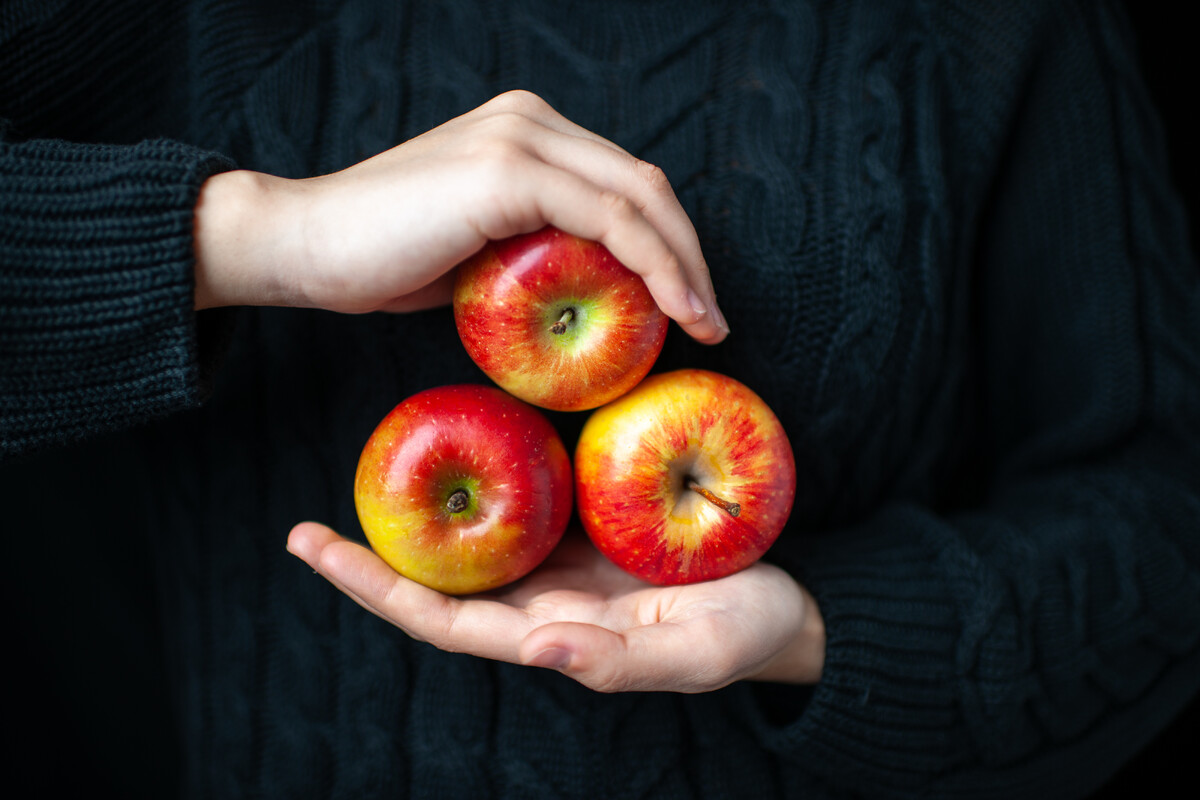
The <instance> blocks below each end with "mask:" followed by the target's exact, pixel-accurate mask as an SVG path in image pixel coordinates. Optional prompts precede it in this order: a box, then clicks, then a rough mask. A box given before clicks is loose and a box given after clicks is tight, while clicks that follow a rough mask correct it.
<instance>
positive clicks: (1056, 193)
mask: <svg viewBox="0 0 1200 800" xmlns="http://www.w3.org/2000/svg"><path fill="white" fill-rule="evenodd" d="M513 88H523V89H528V90H531V91H533V92H535V93H537V94H539V95H541V96H542V97H543V98H545V99H546V100H548V101H549V102H550V103H551V105H553V106H554V107H555V108H556V109H557V110H558V111H560V112H561V113H562V114H563V115H565V116H566V117H568V118H569V119H572V120H573V121H575V122H577V123H579V124H580V125H582V126H584V127H586V128H588V129H590V130H594V131H596V132H597V133H599V134H601V135H603V136H605V137H607V138H609V139H611V140H612V141H614V142H616V143H617V144H619V145H621V146H622V147H624V148H625V149H627V150H628V151H630V152H631V153H634V154H635V155H637V156H638V157H640V158H643V159H645V160H647V161H650V162H652V163H654V164H657V165H658V166H660V167H662V169H663V170H664V171H665V173H666V175H667V176H668V177H669V179H670V180H671V182H672V185H673V186H674V187H675V190H676V192H677V194H678V196H679V198H680V201H681V202H682V204H683V206H684V208H685V209H686V211H687V212H688V214H689V216H690V217H691V219H692V220H693V222H694V223H695V226H696V229H697V232H698V233H699V236H700V241H701V244H702V246H703V249H704V252H705V255H706V258H707V261H708V264H709V267H710V269H711V271H712V276H713V281H714V284H715V286H716V289H717V292H718V295H719V298H720V302H721V306H722V309H723V310H724V313H725V316H726V317H727V319H728V320H729V323H730V327H731V329H732V331H733V333H732V335H731V336H730V337H729V339H728V340H727V341H725V342H724V343H722V344H721V345H719V346H716V347H705V346H702V345H699V344H696V343H694V342H692V341H690V340H689V339H688V338H687V337H686V336H684V335H683V334H682V333H681V332H680V331H679V330H678V329H676V328H674V327H673V329H672V331H671V333H670V334H669V336H668V340H667V344H666V346H665V348H664V351H663V354H662V356H661V357H660V359H659V361H658V363H657V365H656V367H655V369H656V370H667V369H673V368H677V367H682V366H698V367H704V368H707V369H712V370H715V371H718V372H722V373H725V374H728V375H730V376H732V377H734V378H737V379H738V380H741V381H742V382H744V383H746V384H747V385H749V386H750V387H752V388H753V389H754V390H755V391H756V392H757V393H758V394H760V395H761V396H762V397H763V398H764V399H765V400H766V401H767V403H768V404H769V405H770V406H771V407H772V408H773V409H774V410H775V412H776V414H777V415H778V416H779V418H780V420H781V422H782V423H783V425H784V427H785V429H786V430H787V432H788V435H789V438H790V439H791V443H792V446H793V449H794V451H795V453H796V456H797V491H796V500H795V504H794V508H793V512H792V515H791V518H790V520H789V522H788V524H787V527H786V528H785V530H784V532H783V534H782V535H781V536H780V538H779V540H778V541H777V543H776V544H775V546H774V547H773V548H772V549H771V551H770V552H769V553H768V555H767V559H768V560H770V561H772V562H774V563H776V564H779V565H780V566H782V567H784V568H785V569H787V570H788V571H789V572H790V573H791V574H793V575H794V576H795V577H796V578H797V580H799V581H800V582H801V583H803V584H804V585H805V586H806V587H807V588H808V589H809V590H810V591H811V592H812V594H813V596H814V597H815V598H816V600H817V603H818V606H819V608H820V610H821V614H822V616H823V618H824V621H825V625H826V629H827V636H828V640H827V651H826V661H825V667H824V672H823V676H822V678H821V680H820V682H819V683H818V684H817V685H816V686H813V687H786V686H775V685H770V684H754V683H748V682H743V683H738V684H734V685H732V686H730V687H727V688H725V689H722V690H719V691H716V692H710V693H706V694H700V695H678V694H671V693H645V694H623V695H620V694H619V695H603V694H596V693H593V692H591V691H589V690H587V689H585V688H583V687H581V686H579V685H577V684H575V683H573V682H572V681H570V680H569V679H567V678H565V677H563V676H561V675H558V674H556V673H553V672H550V671H545V670H536V669H530V668H522V667H518V666H514V665H508V664H498V663H492V662H489V661H485V660H481V659H476V658H473V657H470V656H466V655H459V654H449V653H443V652H440V651H438V650H436V649H434V648H432V647H430V646H428V645H426V644H422V643H418V642H415V641H412V640H410V639H408V638H407V637H406V636H405V635H404V634H403V633H402V632H401V631H399V630H397V629H395V628H393V627H391V626H389V625H387V624H386V623H384V622H382V621H381V620H379V619H376V618H375V617H373V616H371V615H369V614H367V613H365V612H363V611H362V610H361V609H360V608H359V607H358V606H356V605H354V604H353V603H352V602H351V601H350V600H349V599H347V598H346V597H344V596H342V595H340V594H339V593H338V592H336V591H335V590H333V589H332V588H331V587H330V586H329V585H328V584H326V583H325V582H324V580H323V579H321V578H320V577H318V576H314V575H313V574H312V573H311V571H310V570H309V569H308V568H307V567H306V566H305V565H304V564H303V563H300V562H299V561H297V560H296V559H294V558H292V557H291V556H289V555H287V554H286V553H285V551H284V547H283V544H284V537H285V535H286V532H287V530H288V528H289V527H290V525H291V524H293V523H294V522H297V521H299V520H301V519H319V520H322V521H325V522H328V523H329V524H331V525H332V526H333V527H335V528H337V529H338V530H340V531H341V532H342V533H344V534H346V535H350V536H358V535H360V529H359V527H358V523H357V520H356V517H355V512H354V505H353V497H352V476H353V474H354V466H355V463H356V461H357V457H358V454H359V451H360V450H361V447H362V445H363V443H364V442H365V441H366V438H367V436H368V435H369V433H370V432H371V430H372V429H373V427H374V426H375V424H376V423H377V422H378V421H379V420H380V419H381V418H382V417H383V415H384V414H386V413H387V411H388V410H390V408H391V407H392V406H393V405H394V404H396V403H397V402H399V401H400V400H401V399H403V398H404V397H406V396H408V395H411V394H413V393H415V392H416V391H419V390H421V389H424V388H427V387H429V386H434V385H440V384H447V383H457V382H480V383H484V382H487V379H486V377H484V376H483V375H482V373H480V372H479V371H478V369H477V368H476V367H475V366H474V365H473V364H472V363H471V361H470V360H469V358H468V357H467V356H466V354H465V352H464V350H463V348H462V346H461V343H460V342H459V341H458V338H457V334H456V331H455V327H454V324H453V320H452V315H451V313H450V311H449V310H448V309H445V308H442V309H434V310H430V311H425V312H420V313H414V314H406V315H386V314H374V315H367V316H343V315H336V314H332V313H328V312H319V311H301V310H290V309H241V310H238V311H237V312H230V311H206V312H200V313H196V312H195V311H194V310H193V308H192V289H193V287H192V278H191V269H192V264H193V261H192V258H193V257H192V239H191V219H192V218H191V209H192V207H193V206H194V204H195V201H196V197H197V194H198V191H199V187H200V185H201V184H202V182H203V181H204V179H205V178H206V177H208V176H209V175H211V174H214V173H215V172H218V171H221V170H225V169H230V168H232V167H234V166H237V167H242V168H250V169H255V170H261V171H264V172H269V173H273V174H276V175H281V176H286V177H304V176H309V175H316V174H323V173H327V172H331V171H335V170H337V169H340V168H343V167H346V166H348V165H350V164H353V163H356V162H357V161H360V160H362V159H363V158H365V157H368V156H370V155H373V154H375V153H378V152H381V151H382V150H385V149H387V148H389V147H391V146H393V145H395V144H397V143H399V142H402V141H404V140H405V139H407V138H409V137H411V136H414V135H416V134H418V133H420V132H422V131H424V130H428V129H429V128H432V127H434V126H436V125H438V124H440V123H441V122H443V121H445V120H447V119H449V118H451V117H453V116H455V115H457V114H460V113H463V112H465V111H467V110H469V109H471V108H474V107H476V106H478V105H479V104H481V103H482V102H484V101H486V100H487V99H489V98H490V97H492V96H494V95H495V94H498V93H499V92H501V91H504V90H507V89H513ZM0 119H3V120H4V122H3V123H0V425H2V428H0V452H2V453H3V456H4V458H5V467H4V470H3V474H2V475H0V481H2V482H0V493H2V494H3V504H4V508H5V511H6V516H7V517H8V518H9V519H10V520H11V521H12V525H13V527H12V528H11V530H12V531H14V532H15V533H17V536H16V537H14V538H16V539H19V540H20V544H19V545H17V547H18V548H19V549H18V553H20V554H21V559H20V562H19V563H20V564H22V565H23V566H22V567H21V568H19V569H18V570H17V571H18V572H19V573H20V574H21V576H22V577H20V578H18V579H17V586H16V589H15V590H14V591H15V600H14V602H15V603H17V604H18V605H16V606H15V607H16V608H18V609H20V613H19V614H18V615H17V616H18V617H19V619H20V622H18V623H17V624H18V625H24V626H25V630H26V634H27V637H28V641H31V642H34V645H32V646H30V647H29V648H28V654H27V658H28V659H29V660H30V663H31V664H33V665H34V668H35V669H36V670H38V671H40V667H38V666H37V665H40V664H47V666H46V670H45V673H44V675H45V680H44V684H43V686H44V687H48V689H47V691H46V692H45V697H46V700H45V702H46V709H47V714H49V715H51V716H53V715H54V714H55V709H56V708H58V706H57V705H55V704H56V703H61V704H62V705H63V706H64V707H68V708H73V709H77V708H83V709H84V710H85V711H82V712H81V711H73V712H71V713H72V714H78V716H74V717H68V716H65V715H64V716H62V717H57V718H55V719H54V720H53V721H52V722H50V723H49V724H50V725H52V726H55V727H56V728H58V729H59V730H57V731H55V732H54V734H52V735H53V736H67V735H68V731H67V729H68V728H71V727H74V728H77V729H78V730H79V731H80V737H81V740H82V741H85V742H86V743H87V745H86V748H85V749H92V748H94V751H93V753H94V757H95V759H96V761H98V762H102V763H103V764H105V765H106V766H107V767H109V768H110V769H112V770H113V771H114V772H116V773H119V774H120V775H121V776H123V777H122V778H121V780H125V781H127V782H128V783H129V784H130V785H134V784H139V783H148V782H152V781H153V780H155V779H157V780H161V781H162V782H165V783H167V784H169V785H171V786H172V791H174V790H176V789H177V790H178V792H179V794H180V795H181V796H183V797H197V798H199V797H220V798H235V797H288V798H298V797H332V798H339V797H359V798H363V797H367V798H374V797H422V798H424V797H438V798H443V797H445V798H453V797H463V798H485V797H587V798H596V797H606V798H607V797H611V798H617V797H630V798H633V797H653V798H676V797H678V798H685V797H706V798H707V797H711V798H723V797H730V798H733V797H738V798H741V797H855V796H861V797H914V796H936V797H959V796H961V797H989V796H996V797H1014V796H1016V797H1055V798H1062V797H1077V796H1084V795H1086V794H1088V793H1089V792H1091V791H1093V790H1094V789H1096V788H1097V787H1098V786H1100V785H1101V784H1102V783H1103V782H1104V781H1105V780H1106V779H1107V778H1108V777H1110V776H1111V775H1112V774H1113V772H1114V771H1115V770H1116V769H1117V768H1118V767H1119V766H1120V765H1121V764H1122V763H1124V762H1125V761H1126V760H1128V759H1129V758H1130V757H1131V756H1132V755H1133V754H1134V753H1136V752H1137V751H1138V749H1139V748H1141V747H1142V746H1143V745H1144V744H1145V743H1146V742H1148V741H1149V740H1150V739H1151V738H1152V737H1153V736H1154V734H1155V733H1156V732H1157V731H1159V730H1161V729H1162V728H1163V727H1164V726H1166V725H1167V724H1168V722H1169V721H1170V720H1171V718H1172V717H1173V715H1174V714H1175V713H1177V711H1178V710H1179V709H1180V708H1181V707H1182V706H1183V705H1184V704H1185V703H1186V702H1187V700H1188V699H1189V698H1190V697H1192V696H1194V695H1195V694H1196V692H1197V689H1198V688H1200V524H1198V523H1197V520H1200V280H1198V275H1200V273H1198V272H1197V265H1196V261H1195V258H1194V255H1193V254H1192V252H1191V250H1190V245H1189V242H1188V238H1187V227H1186V222H1185V219H1184V216H1183V214H1182V210H1181V206H1180V204H1179V201H1178V198H1177V197H1176V196H1175V195H1174V193H1173V191H1172V189H1171V187H1170V182H1169V172H1168V169H1167V166H1166V161H1165V158H1164V153H1163V147H1162V142H1161V135H1160V132H1159V130H1158V127H1157V122H1156V118H1155V115H1154V113H1153V111H1152V109H1151V108H1150V107H1149V105H1148V103H1147V101H1146V95H1145V91H1144V89H1143V87H1142V85H1141V83H1140V81H1139V77H1138V73H1137V69H1136V64H1135V59H1134V52H1133V47H1132V43H1131V41H1130V36H1129V32H1128V28H1127V26H1126V24H1125V21H1124V18H1123V16H1122V14H1121V12H1120V10H1119V9H1117V8H1114V6H1113V4H1112V3H1105V2H1099V3H1090V2H1081V1H1077V0H1057V1H1056V2H1049V3H1047V2H1017V1H1014V0H1007V1H1006V2H977V0H964V1H962V2H956V1H955V0H947V1H946V2H942V3H929V2H922V1H921V0H913V1H912V2H905V3H901V2H890V1H889V0H851V1H850V2H837V3H834V2H817V0H803V1H798V2H770V1H768V0H753V1H751V2H740V3H722V2H682V0H661V1H656V2H644V3H634V2H626V1H625V0H616V1H615V2H604V3H598V2H596V3H593V2H582V3H572V4H562V3H554V2H549V1H548V0H513V2H506V3H483V2H478V1H477V0H446V2H439V3H386V2H372V1H371V0H305V1H304V2H297V3H288V4H284V3H276V2H268V1H267V0H261V1H260V2H252V3H246V2H228V1H227V0H186V1H185V2H176V3H160V4H154V3H133V2H122V1H121V0H89V1H88V2H74V3H68V2H65V0H50V1H49V2H47V1H45V0H42V1H41V2H37V1H35V0H29V1H28V2H23V1H21V0H18V2H12V3H9V4H6V6H5V9H4V11H3V12H2V13H0ZM583 418H584V415H579V414H553V415H552V419H553V421H554V422H555V424H556V426H557V427H558V429H559V430H560V432H561V433H562V435H563V438H564V441H566V442H568V446H569V444H570V443H572V442H573V441H574V439H575V437H576V436H577V435H578V431H579V428H580V427H581V425H582V421H583ZM26 567H28V568H26ZM89 620H90V621H89ZM95 665H98V666H95ZM131 713H132V714H134V715H135V719H136V720H137V724H128V723H125V724H123V723H122V722H121V720H122V719H124V718H125V716H126V715H129V714H131ZM30 724H33V723H30ZM82 757H84V756H83V755H81V754H80V755H75V756H74V758H82ZM163 765H165V766H163ZM157 770H161V771H162V774H159V772H158V771H157ZM67 772H69V770H67ZM40 779H41V780H43V781H44V780H48V776H45V775H43V776H41V778H40ZM132 791H133V790H131V793H132Z"/></svg>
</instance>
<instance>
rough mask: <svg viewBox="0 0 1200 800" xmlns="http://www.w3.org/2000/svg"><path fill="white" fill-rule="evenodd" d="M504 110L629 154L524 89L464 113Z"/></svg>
mask: <svg viewBox="0 0 1200 800" xmlns="http://www.w3.org/2000/svg"><path fill="white" fill-rule="evenodd" d="M503 113H512V114H519V115H521V116H523V117H525V118H526V119H529V120H530V121H532V122H536V123H537V124H539V125H543V126H545V127H547V128H550V129H552V130H554V131H557V132H558V133H562V134H565V135H567V136H576V137H579V138H581V139H586V140H588V141H591V142H593V143H595V144H601V145H604V146H605V147H608V148H610V149H612V150H616V151H618V152H620V153H625V150H624V149H623V148H622V147H621V146H620V145H618V144H616V143H615V142H612V141H609V140H608V139H605V138H604V137H603V136H601V135H599V134H597V133H593V132H592V131H589V130H588V129H587V128H585V127H583V126H582V125H577V124H576V123H574V122H572V121H571V120H569V119H567V118H566V117H564V116H563V115H562V114H560V113H558V111H557V110H556V109H555V108H554V107H553V106H552V105H550V103H548V102H547V101H546V100H545V99H543V98H542V97H540V96H539V95H537V94H534V93H533V92H530V91H526V90H524V89H513V90H512V91H508V92H504V93H503V94H499V95H496V96H495V97H493V98H492V99H491V100H489V101H488V102H486V103H484V104H483V105H482V106H479V107H478V108H476V109H474V110H473V111H469V112H467V113H466V114H464V115H463V118H468V117H472V116H474V117H488V116H492V115H494V114H503ZM626 155H628V153H626Z"/></svg>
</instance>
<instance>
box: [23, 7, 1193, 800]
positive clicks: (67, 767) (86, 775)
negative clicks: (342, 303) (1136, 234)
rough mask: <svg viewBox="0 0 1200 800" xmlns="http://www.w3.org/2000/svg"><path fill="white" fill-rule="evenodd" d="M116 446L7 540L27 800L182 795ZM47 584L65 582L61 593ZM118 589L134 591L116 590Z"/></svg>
mask: <svg viewBox="0 0 1200 800" xmlns="http://www.w3.org/2000/svg"><path fill="white" fill-rule="evenodd" d="M1126 5H1127V8H1128V12H1129V15H1130V19H1131V22H1132V24H1133V29H1134V33H1135V35H1136V36H1137V37H1138V39H1139V42H1140V56H1141V60H1142V64H1143V70H1144V75H1145V77H1146V80H1147V83H1148V85H1149V88H1150V92H1151V95H1152V98H1153V99H1154V101H1155V103H1156V105H1157V107H1158V109H1159V111H1160V114H1161V116H1162V119H1163V121H1164V124H1165V125H1164V127H1165V132H1166V139H1167V146H1168V150H1169V153H1170V157H1171V159H1172V163H1173V172H1174V176H1175V185H1176V187H1177V189H1178V190H1179V191H1180V193H1181V194H1182V196H1183V198H1184V201H1185V203H1186V205H1187V208H1188V210H1189V213H1190V217H1191V220H1192V231H1193V247H1195V242H1196V232H1197V231H1200V225H1198V224H1197V223H1198V220H1200V215H1198V213H1197V211H1198V208H1200V197H1198V192H1197V189H1196V183H1197V177H1198V172H1197V158H1198V157H1200V148H1198V147H1197V142H1200V126H1197V124H1196V122H1195V121H1194V119H1193V115H1192V112H1193V106H1194V105H1195V99H1196V96H1197V95H1196V89H1195V80H1196V78H1197V76H1200V69H1198V68H1197V67H1198V62H1200V59H1197V55H1196V51H1197V47H1198V45H1197V43H1196V41H1195V37H1194V34H1193V32H1192V29H1191V28H1190V27H1189V26H1187V25H1184V24H1182V23H1181V21H1180V20H1179V18H1178V15H1174V14H1165V13H1163V11H1164V4H1162V3H1146V2H1143V3H1137V2H1134V0H1128V2H1127V3H1126ZM112 448H113V444H112V443H111V442H105V441H101V442H98V443H95V444H94V445H90V446H89V447H87V448H82V449H81V451H80V453H79V455H78V456H77V458H76V462H75V463H74V464H73V465H72V467H71V471H72V472H74V475H59V476H57V477H58V478H60V479H62V480H63V481H64V483H63V485H64V487H68V486H72V485H74V486H76V487H79V488H78V489H76V490H73V491H72V492H71V493H70V495H67V494H66V493H64V498H63V506H62V507H61V508H56V509H48V510H46V511H47V516H49V517H52V518H53V520H54V522H55V524H56V525H58V524H62V523H64V522H66V523H67V524H69V525H71V526H72V527H75V528H77V529H78V530H77V534H78V538H79V541H78V542H72V543H71V544H70V546H69V547H70V549H69V551H67V552H63V551H60V550H59V545H60V544H61V543H59V542H55V541H52V540H50V539H49V538H48V537H46V536H42V535H40V534H41V533H42V532H41V531H39V530H37V529H36V525H29V526H24V527H23V526H21V525H20V524H18V525H16V528H17V529H14V530H8V531H6V533H8V534H9V535H8V536H6V537H5V541H6V543H7V544H9V549H8V551H7V555H8V556H9V558H8V559H7V566H8V572H9V574H8V576H7V578H6V579H5V580H3V581H0V584H2V585H3V594H2V596H0V597H2V599H3V602H4V605H3V606H2V607H3V609H4V610H5V612H6V621H7V624H6V625H5V626H4V638H3V641H4V642H5V648H4V651H3V652H4V653H5V656H4V661H5V662H7V666H8V669H7V670H6V671H5V672H6V673H7V674H6V677H5V678H4V683H5V715H4V716H5V725H4V727H3V730H4V741H3V743H2V745H3V746H2V748H0V749H2V751H3V753H4V755H3V760H2V762H0V763H2V764H3V766H4V772H3V775H4V776H5V782H6V784H7V785H8V786H9V787H10V791H11V790H12V789H15V790H16V794H15V796H26V795H30V794H32V793H34V792H36V793H37V794H38V795H39V796H40V795H42V794H44V793H46V792H47V790H58V791H62V792H70V793H72V794H76V793H78V794H84V793H86V794H87V795H89V796H101V797H104V796H113V797H122V798H139V797H147V798H149V797H153V798H163V797H170V796H173V794H174V793H175V792H174V787H175V786H177V784H178V778H179V773H178V769H179V767H178V757H177V754H176V753H175V752H174V749H173V747H172V744H171V739H170V737H169V736H168V735H164V734H165V732H166V731H169V730H171V727H172V725H173V721H172V719H171V712H170V710H169V709H170V703H169V699H168V693H167V686H166V683H165V681H164V679H163V675H162V667H163V665H162V664H160V663H159V662H158V661H157V660H156V658H157V656H156V655H155V652H154V649H153V647H154V645H155V643H156V640H155V638H154V637H155V636H157V633H155V632H156V631H157V620H156V619H155V615H154V609H153V608H147V607H146V603H145V600H144V598H145V597H147V596H149V592H150V588H151V587H150V584H149V580H148V576H149V574H150V573H151V566H152V565H150V564H149V563H146V555H145V548H144V546H143V544H142V543H141V542H139V541H138V540H137V537H136V536H135V537H131V538H129V539H126V540H122V541H118V542H112V541H107V542H106V541H101V539H105V538H107V537H106V536H96V537H90V536H89V535H88V530H87V524H88V514H87V507H88V505H89V503H90V502H102V501H105V500H106V498H89V497H88V494H87V492H88V489H87V487H86V485H85V484H86V477H85V476H86V475H87V474H88V472H89V471H90V470H97V469H99V470H105V469H107V468H110V467H108V466H106V465H107V464H109V459H110V458H111V457H113V456H114V455H115V454H114V452H113V450H112ZM18 466H19V467H21V470H20V472H19V473H18V472H17V471H16V470H13V469H6V470H3V471H0V480H3V481H5V484H6V485H5V486H4V494H6V495H7V494H8V492H9V491H13V492H17V491H19V486H20V482H21V480H46V479H48V478H49V479H52V478H53V477H54V476H47V475H46V474H45V470H44V469H43V468H42V465H41V464H40V463H39V462H38V461H37V460H36V459H35V460H33V461H32V463H30V464H28V466H23V465H18ZM81 476H83V482H82V484H81V483H80V477H81ZM10 496H13V497H17V496H19V495H17V494H13V495H10ZM0 513H3V512H0ZM2 518H3V517H0V519H2ZM10 519H11V518H10ZM1198 524H1200V523H1198ZM98 533H99V532H98ZM281 551H282V546H281ZM64 556H65V557H64ZM50 565H53V566H52V568H51V566H50ZM47 574H53V580H54V583H53V584H52V585H47V582H46V575H47ZM116 586H119V587H122V590H120V591H117V592H114V591H113V587H116ZM89 596H95V597H103V598H105V604H104V605H103V606H96V605H94V604H89V603H88V601H87V598H88V597H89ZM50 624H52V627H50ZM1198 746H1200V700H1197V701H1194V702H1193V703H1192V705H1191V706H1190V707H1189V708H1188V709H1186V710H1185V711H1184V712H1183V714H1182V715H1181V716H1180V717H1179V718H1178V719H1177V720H1176V721H1175V722H1174V723H1173V724H1172V725H1171V726H1170V727H1169V728H1168V729H1167V730H1166V731H1165V732H1164V733H1163V734H1161V735H1160V736H1159V737H1158V738H1157V739H1156V740H1155V742H1154V743H1153V744H1152V745H1151V746H1150V747H1149V748H1148V749H1147V750H1146V751H1144V752H1143V753H1142V754H1141V755H1139V756H1138V757H1136V758H1135V759H1134V760H1133V761H1132V762H1131V763H1129V764H1128V765H1126V766H1125V767H1124V768H1123V769H1122V770H1121V771H1120V772H1119V773H1118V774H1117V775H1116V776H1115V778H1114V779H1113V780H1112V781H1111V782H1110V783H1109V785H1108V786H1107V787H1106V788H1105V789H1104V790H1102V791H1101V792H1100V793H1099V794H1098V795H1097V797H1099V798H1103V800H1111V799H1112V798H1125V797H1134V796H1142V795H1143V794H1144V793H1145V792H1146V790H1147V789H1148V788H1149V787H1152V786H1170V785H1171V783H1170V779H1171V778H1172V777H1181V778H1193V779H1194V776H1193V775H1192V773H1193V771H1194V764H1193V761H1194V760H1195V758H1196V756H1197V754H1198V753H1200V749H1198ZM1192 783H1193V781H1188V782H1187V783H1183V784H1182V785H1192Z"/></svg>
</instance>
